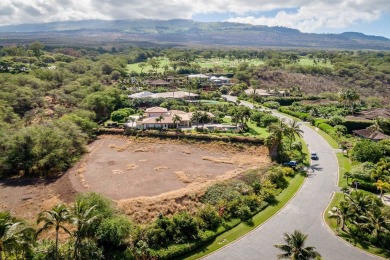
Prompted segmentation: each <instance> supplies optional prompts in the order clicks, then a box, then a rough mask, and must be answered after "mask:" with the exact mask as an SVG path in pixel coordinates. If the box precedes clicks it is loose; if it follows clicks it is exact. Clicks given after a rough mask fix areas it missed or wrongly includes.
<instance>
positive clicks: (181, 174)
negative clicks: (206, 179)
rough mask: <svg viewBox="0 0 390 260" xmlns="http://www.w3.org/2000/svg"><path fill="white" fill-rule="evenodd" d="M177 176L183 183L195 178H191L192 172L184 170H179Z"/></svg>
mask: <svg viewBox="0 0 390 260" xmlns="http://www.w3.org/2000/svg"><path fill="white" fill-rule="evenodd" d="M175 174H176V176H177V178H179V180H180V181H181V182H183V183H191V182H192V181H193V178H191V175H190V174H187V173H185V172H183V171H177V172H175Z"/></svg>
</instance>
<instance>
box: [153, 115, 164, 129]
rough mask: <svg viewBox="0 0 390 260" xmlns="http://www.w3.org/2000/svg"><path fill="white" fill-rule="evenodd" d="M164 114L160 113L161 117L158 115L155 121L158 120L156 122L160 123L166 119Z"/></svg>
mask: <svg viewBox="0 0 390 260" xmlns="http://www.w3.org/2000/svg"><path fill="white" fill-rule="evenodd" d="M164 118H165V117H164V115H160V116H159V117H156V119H155V121H156V123H160V122H161V121H163V120H164ZM161 128H162V125H161Z"/></svg>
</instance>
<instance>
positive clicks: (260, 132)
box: [217, 117, 270, 138]
mask: <svg viewBox="0 0 390 260" xmlns="http://www.w3.org/2000/svg"><path fill="white" fill-rule="evenodd" d="M223 123H225V124H232V119H231V118H230V117H225V118H224V119H223ZM247 125H248V127H249V131H248V132H245V133H240V134H239V133H218V134H217V135H228V136H248V137H262V138H267V137H268V136H269V135H270V133H268V132H267V129H266V128H264V127H259V126H257V125H256V123H254V122H251V121H248V123H247Z"/></svg>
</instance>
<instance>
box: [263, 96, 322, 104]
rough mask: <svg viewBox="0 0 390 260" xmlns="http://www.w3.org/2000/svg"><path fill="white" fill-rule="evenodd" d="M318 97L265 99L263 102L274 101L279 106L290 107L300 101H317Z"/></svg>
mask: <svg viewBox="0 0 390 260" xmlns="http://www.w3.org/2000/svg"><path fill="white" fill-rule="evenodd" d="M318 99H321V97H319V96H307V97H267V98H265V99H264V101H276V102H278V103H279V104H280V105H281V106H291V105H292V103H294V102H297V101H302V100H318Z"/></svg>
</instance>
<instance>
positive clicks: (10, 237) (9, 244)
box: [0, 212, 33, 260]
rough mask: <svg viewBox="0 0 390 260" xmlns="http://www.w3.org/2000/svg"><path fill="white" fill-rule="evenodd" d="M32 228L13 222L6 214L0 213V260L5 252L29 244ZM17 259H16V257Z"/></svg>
mask: <svg viewBox="0 0 390 260" xmlns="http://www.w3.org/2000/svg"><path fill="white" fill-rule="evenodd" d="M31 232H33V230H32V228H29V227H27V226H26V225H25V224H24V223H23V222H15V221H14V220H13V219H12V217H11V215H10V214H9V213H8V212H0V260H1V259H3V252H4V253H5V252H6V250H9V251H17V250H19V249H21V248H23V246H25V245H29V244H30V242H31V241H30V240H31V239H30V237H29V235H28V234H29V233H31ZM16 258H17V257H16Z"/></svg>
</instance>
